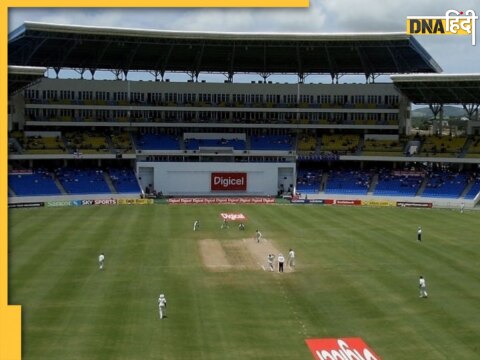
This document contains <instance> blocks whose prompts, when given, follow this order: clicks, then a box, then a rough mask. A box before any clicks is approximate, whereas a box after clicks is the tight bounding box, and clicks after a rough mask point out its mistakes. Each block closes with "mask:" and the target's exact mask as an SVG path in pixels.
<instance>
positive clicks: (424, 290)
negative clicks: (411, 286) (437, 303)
mask: <svg viewBox="0 0 480 360" xmlns="http://www.w3.org/2000/svg"><path fill="white" fill-rule="evenodd" d="M418 287H419V288H420V297H421V298H426V297H428V294H427V283H426V282H425V279H424V278H423V276H420V279H419V280H418Z"/></svg>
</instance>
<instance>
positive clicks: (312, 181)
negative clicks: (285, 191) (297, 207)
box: [297, 169, 322, 194]
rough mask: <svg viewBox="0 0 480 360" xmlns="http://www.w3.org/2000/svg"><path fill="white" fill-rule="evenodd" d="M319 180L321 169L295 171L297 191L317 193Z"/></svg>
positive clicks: (320, 179) (320, 178)
mask: <svg viewBox="0 0 480 360" xmlns="http://www.w3.org/2000/svg"><path fill="white" fill-rule="evenodd" d="M321 181H322V171H321V170H308V169H300V170H298V172H297V192H298V193H301V194H318V193H319V192H320V185H321Z"/></svg>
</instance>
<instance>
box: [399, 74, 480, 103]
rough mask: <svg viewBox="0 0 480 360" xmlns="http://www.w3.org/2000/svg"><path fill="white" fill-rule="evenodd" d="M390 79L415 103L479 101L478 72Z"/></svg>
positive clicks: (401, 76) (479, 83)
mask: <svg viewBox="0 0 480 360" xmlns="http://www.w3.org/2000/svg"><path fill="white" fill-rule="evenodd" d="M391 79H392V80H393V83H394V85H395V86H396V87H397V88H398V89H399V90H400V91H401V92H402V93H403V94H405V96H407V97H408V98H409V99H410V101H412V102H414V103H415V104H479V103H480V74H409V75H392V76H391Z"/></svg>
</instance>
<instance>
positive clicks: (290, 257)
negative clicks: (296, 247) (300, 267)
mask: <svg viewBox="0 0 480 360" xmlns="http://www.w3.org/2000/svg"><path fill="white" fill-rule="evenodd" d="M287 263H288V267H289V268H291V269H294V268H295V251H293V249H290V251H289V252H288V257H287Z"/></svg>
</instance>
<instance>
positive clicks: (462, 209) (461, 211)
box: [460, 202, 465, 214]
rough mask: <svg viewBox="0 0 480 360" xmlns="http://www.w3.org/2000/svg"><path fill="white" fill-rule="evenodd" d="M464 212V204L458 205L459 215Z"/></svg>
mask: <svg viewBox="0 0 480 360" xmlns="http://www.w3.org/2000/svg"><path fill="white" fill-rule="evenodd" d="M464 210H465V203H463V202H462V203H461V204H460V213H461V214H463V211H464Z"/></svg>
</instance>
